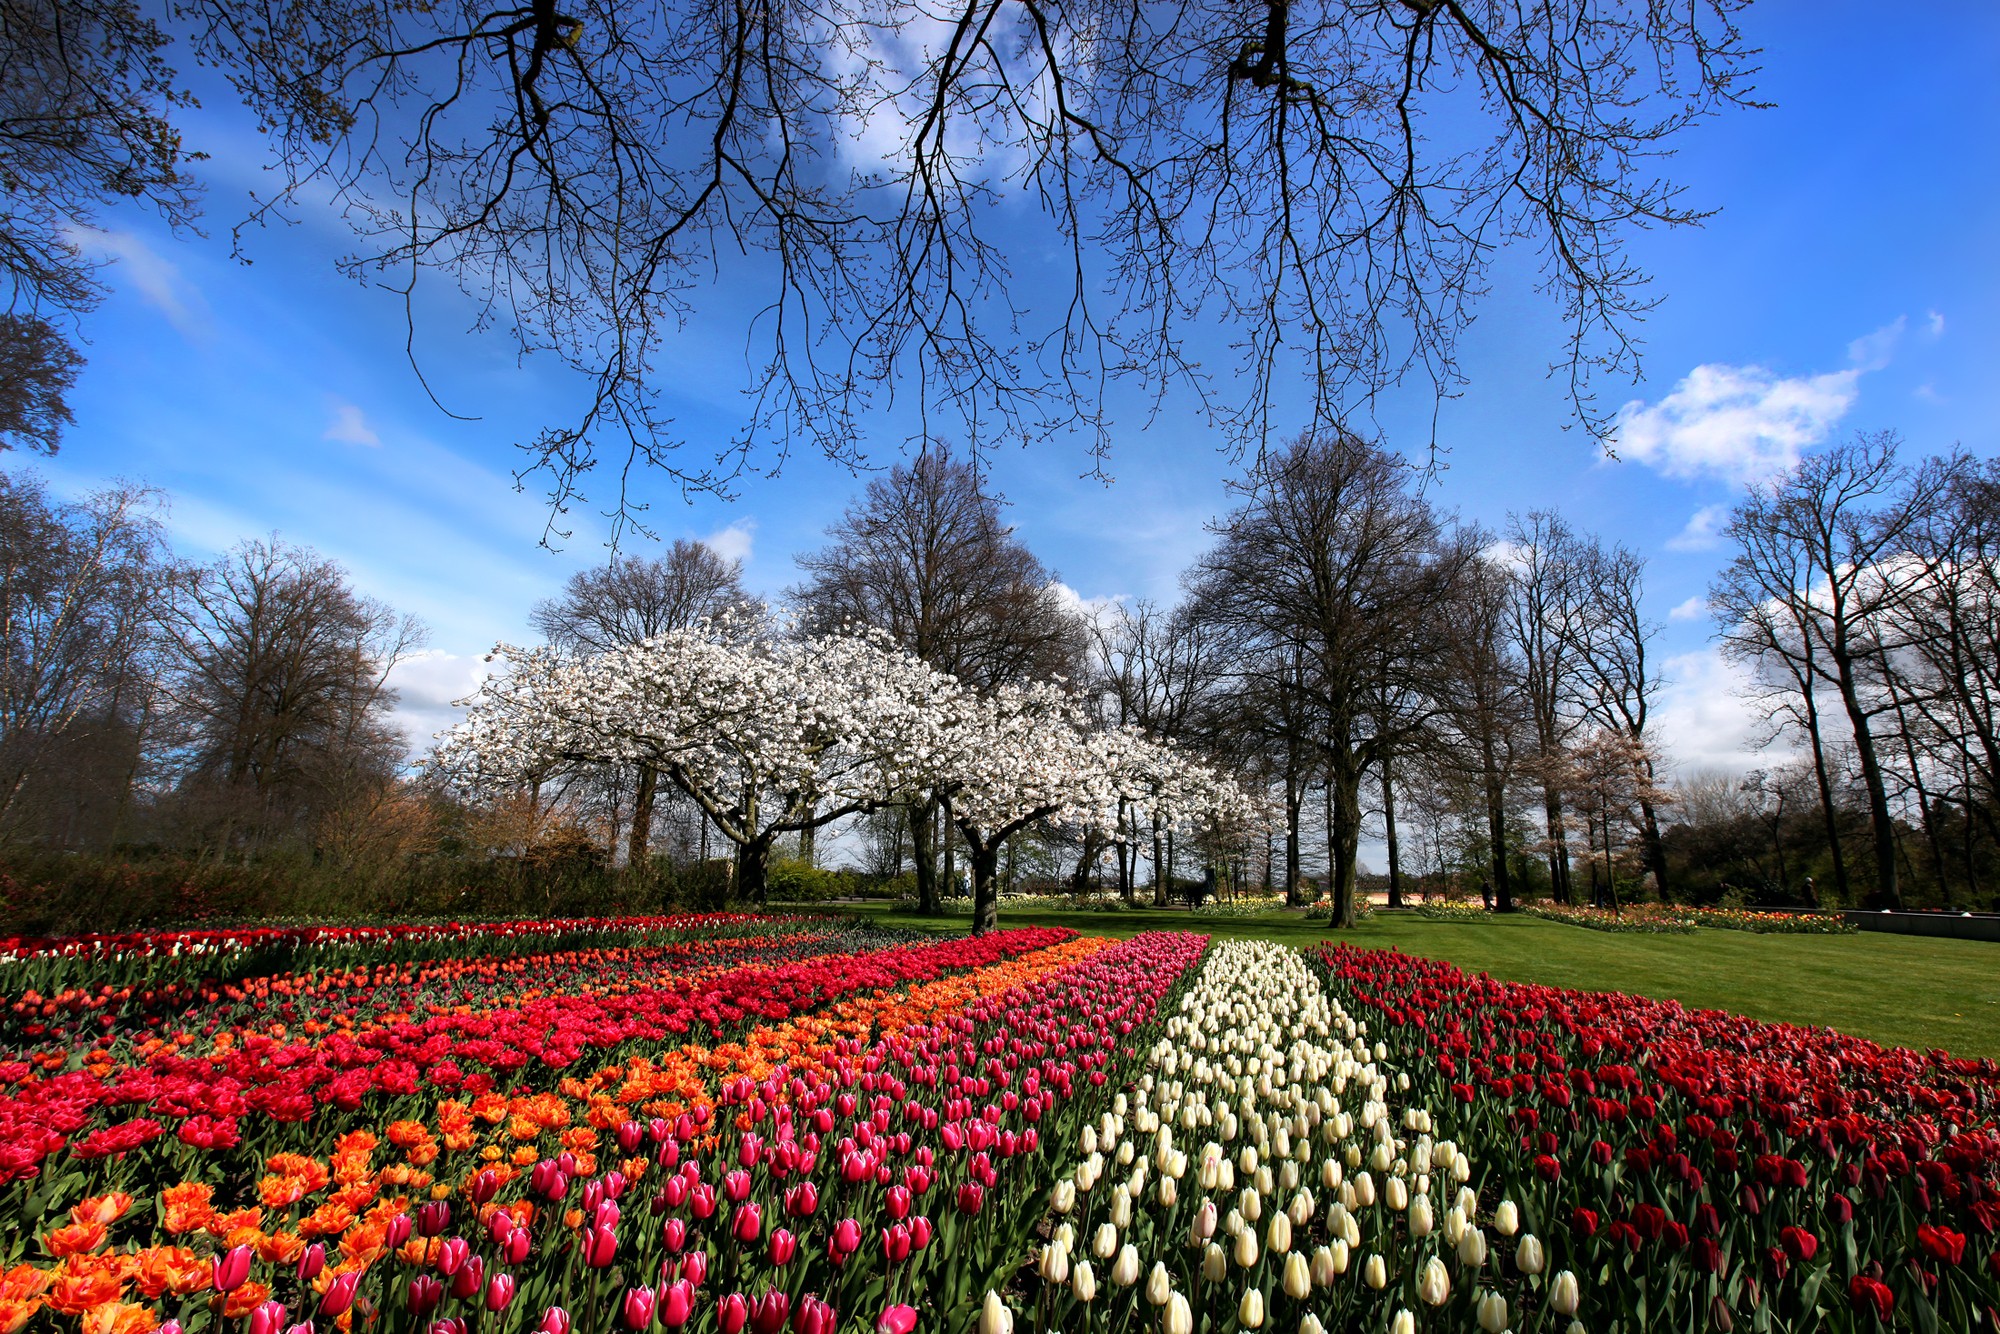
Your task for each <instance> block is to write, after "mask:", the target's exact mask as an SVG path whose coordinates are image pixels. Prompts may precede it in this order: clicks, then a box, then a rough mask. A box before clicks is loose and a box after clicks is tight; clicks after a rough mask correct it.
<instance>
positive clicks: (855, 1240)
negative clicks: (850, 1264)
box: [826, 1218, 861, 1265]
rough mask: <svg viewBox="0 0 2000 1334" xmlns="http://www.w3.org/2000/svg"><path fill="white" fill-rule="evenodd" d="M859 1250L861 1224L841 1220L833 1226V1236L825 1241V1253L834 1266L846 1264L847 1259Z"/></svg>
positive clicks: (849, 1219)
mask: <svg viewBox="0 0 2000 1334" xmlns="http://www.w3.org/2000/svg"><path fill="white" fill-rule="evenodd" d="M860 1249H861V1224H859V1223H857V1222H855V1221H854V1220H853V1219H852V1218H843V1219H841V1220H840V1221H839V1222H838V1223H836V1224H834V1227H833V1235H832V1236H831V1237H829V1238H828V1239H827V1243H826V1252H827V1255H828V1256H830V1257H831V1258H832V1260H833V1262H834V1263H835V1264H837V1265H838V1264H845V1263H847V1257H848V1256H850V1255H852V1254H854V1253H855V1252H856V1251H858V1250H860Z"/></svg>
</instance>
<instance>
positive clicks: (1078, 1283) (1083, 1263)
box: [1069, 1260, 1097, 1304]
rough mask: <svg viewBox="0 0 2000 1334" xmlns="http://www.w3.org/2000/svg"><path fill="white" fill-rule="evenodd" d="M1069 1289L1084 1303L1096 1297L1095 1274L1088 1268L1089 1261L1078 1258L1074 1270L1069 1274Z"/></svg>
mask: <svg viewBox="0 0 2000 1334" xmlns="http://www.w3.org/2000/svg"><path fill="white" fill-rule="evenodd" d="M1069 1290H1070V1291H1071V1292H1073V1293H1075V1294H1076V1299H1077V1300H1078V1301H1080V1302H1084V1303H1086V1304H1088V1303H1090V1302H1092V1301H1095V1300H1096V1299H1097V1275H1096V1274H1094V1273H1092V1272H1091V1270H1090V1261H1088V1260H1078V1261H1077V1262H1076V1272H1074V1273H1072V1274H1071V1275H1070V1276H1069Z"/></svg>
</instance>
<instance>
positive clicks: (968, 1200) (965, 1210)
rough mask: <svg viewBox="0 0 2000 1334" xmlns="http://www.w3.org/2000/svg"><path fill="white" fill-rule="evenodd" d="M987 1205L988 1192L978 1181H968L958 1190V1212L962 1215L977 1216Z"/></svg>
mask: <svg viewBox="0 0 2000 1334" xmlns="http://www.w3.org/2000/svg"><path fill="white" fill-rule="evenodd" d="M985 1204H986V1191H985V1189H984V1188H983V1187H981V1186H980V1185H979V1183H978V1182H976V1181H968V1182H966V1183H965V1184H963V1185H961V1186H960V1187H959V1188H958V1211H959V1212H960V1213H962V1214H966V1215H972V1214H976V1213H978V1212H979V1211H980V1209H981V1208H983V1207H984V1206H985Z"/></svg>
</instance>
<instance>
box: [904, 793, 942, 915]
mask: <svg viewBox="0 0 2000 1334" xmlns="http://www.w3.org/2000/svg"><path fill="white" fill-rule="evenodd" d="M936 816H937V802H936V801H934V800H933V801H926V802H925V803H924V804H923V805H921V806H918V807H915V808H913V809H912V810H911V811H910V849H911V856H912V857H913V858H914V859H915V865H916V873H917V911H918V912H920V913H922V914H924V916H926V917H934V916H936V915H937V913H938V910H939V904H938V891H937V849H936V848H935V847H934V846H933V845H932V843H931V822H932V821H933V820H934V819H935V818H936Z"/></svg>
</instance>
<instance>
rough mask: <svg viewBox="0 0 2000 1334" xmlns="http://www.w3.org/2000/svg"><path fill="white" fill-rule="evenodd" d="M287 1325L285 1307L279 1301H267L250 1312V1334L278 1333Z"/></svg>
mask: <svg viewBox="0 0 2000 1334" xmlns="http://www.w3.org/2000/svg"><path fill="white" fill-rule="evenodd" d="M284 1327H285V1308H284V1305H283V1304H282V1303H279V1302H265V1303H263V1304H262V1305H260V1306H258V1307H256V1308H255V1309H254V1310H252V1311H251V1312H250V1334H278V1332H279V1331H280V1330H282V1329H283V1328H284Z"/></svg>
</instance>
